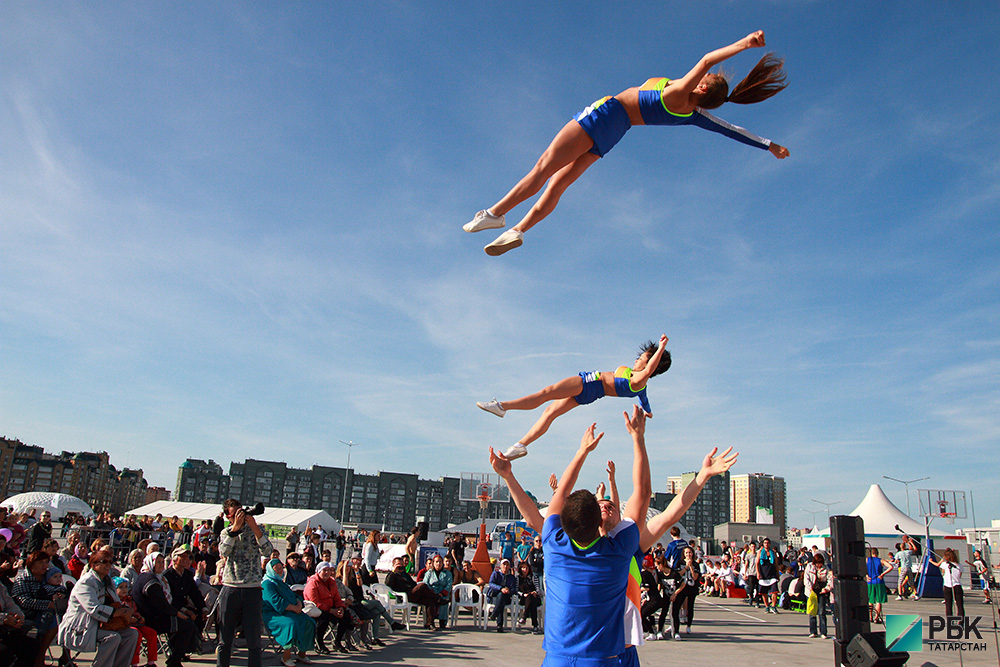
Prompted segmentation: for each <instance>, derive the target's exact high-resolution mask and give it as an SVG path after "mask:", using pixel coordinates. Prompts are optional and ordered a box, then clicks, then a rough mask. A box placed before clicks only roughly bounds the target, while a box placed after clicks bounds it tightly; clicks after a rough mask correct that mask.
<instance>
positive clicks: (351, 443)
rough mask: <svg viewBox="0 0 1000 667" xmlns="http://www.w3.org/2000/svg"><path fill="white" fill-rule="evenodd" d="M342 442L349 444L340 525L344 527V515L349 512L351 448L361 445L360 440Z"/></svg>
mask: <svg viewBox="0 0 1000 667" xmlns="http://www.w3.org/2000/svg"><path fill="white" fill-rule="evenodd" d="M340 444H342V445H347V468H346V469H345V470H344V493H343V494H341V499H340V527H341V528H343V527H344V517H345V516H346V514H347V471H348V470H350V469H351V450H352V449H354V448H355V447H357V446H358V445H360V444H361V443H360V442H354V441H352V440H348V441H346V442H345V441H343V440H341V441H340Z"/></svg>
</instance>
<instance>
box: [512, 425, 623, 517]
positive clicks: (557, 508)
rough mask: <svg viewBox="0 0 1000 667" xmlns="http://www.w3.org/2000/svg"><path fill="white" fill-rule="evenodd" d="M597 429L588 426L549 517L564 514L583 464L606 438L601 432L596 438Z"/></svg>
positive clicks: (560, 481) (551, 505)
mask: <svg viewBox="0 0 1000 667" xmlns="http://www.w3.org/2000/svg"><path fill="white" fill-rule="evenodd" d="M596 428H597V424H596V423H594V424H591V425H590V426H588V427H587V430H586V431H585V432H584V434H583V438H581V439H580V448H579V449H578V450H576V454H575V455H574V456H573V460H572V461H570V462H569V465H568V466H566V470H565V471H563V474H562V477H560V478H559V485H558V486H557V487H556V490H555V493H553V494H552V501H551V502H550V503H549V515H554V514H562V510H563V505H565V504H566V498H567V497H568V496H569V494H570V492H571V491H572V490H573V487H575V486H576V478H577V477H579V475H580V469H581V468H583V462H584V461H586V460H587V455H588V454H590V452H592V451H594V449H596V448H597V443H599V442H600V441H601V438H603V437H604V431H601V432H600V433H598V434H597V435H596V436H595V435H594V430H595V429H596ZM518 509H520V506H518ZM539 532H541V531H539Z"/></svg>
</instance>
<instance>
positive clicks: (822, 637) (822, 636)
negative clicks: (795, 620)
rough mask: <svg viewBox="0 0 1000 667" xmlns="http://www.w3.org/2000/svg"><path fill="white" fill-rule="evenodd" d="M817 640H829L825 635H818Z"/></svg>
mask: <svg viewBox="0 0 1000 667" xmlns="http://www.w3.org/2000/svg"><path fill="white" fill-rule="evenodd" d="M819 638H820V639H829V637H827V636H826V635H820V636H819Z"/></svg>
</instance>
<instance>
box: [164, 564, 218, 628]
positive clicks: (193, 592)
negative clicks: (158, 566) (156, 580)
mask: <svg viewBox="0 0 1000 667" xmlns="http://www.w3.org/2000/svg"><path fill="white" fill-rule="evenodd" d="M163 578H164V579H165V580H166V582H167V585H168V586H170V596H171V598H173V599H172V601H171V604H172V605H173V606H174V608H175V609H181V610H183V611H186V612H188V616H189V617H191V620H192V621H194V625H195V627H196V628H198V633H199V635H200V634H201V631H202V630H204V629H205V618H206V616H207V615H208V609H207V608H206V605H205V596H203V595H202V594H201V590H200V589H199V588H198V584H197V582H195V580H194V572H193V571H192V570H191V552H190V551H188V550H187V549H186V548H184V547H177V548H176V549H174V551H173V553H171V554H170V567H168V568H167V569H166V570H165V571H164V572H163Z"/></svg>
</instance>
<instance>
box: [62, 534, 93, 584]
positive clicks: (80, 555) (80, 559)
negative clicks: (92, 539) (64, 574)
mask: <svg viewBox="0 0 1000 667" xmlns="http://www.w3.org/2000/svg"><path fill="white" fill-rule="evenodd" d="M89 558H90V549H88V548H87V545H86V544H84V543H83V542H80V543H79V544H78V545H76V549H74V550H73V557H72V558H70V559H69V562H68V563H66V569H68V570H69V573H70V574H71V575H73V578H74V579H79V578H80V577H82V576H83V570H84V568H85V567H87V560H88V559H89Z"/></svg>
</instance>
